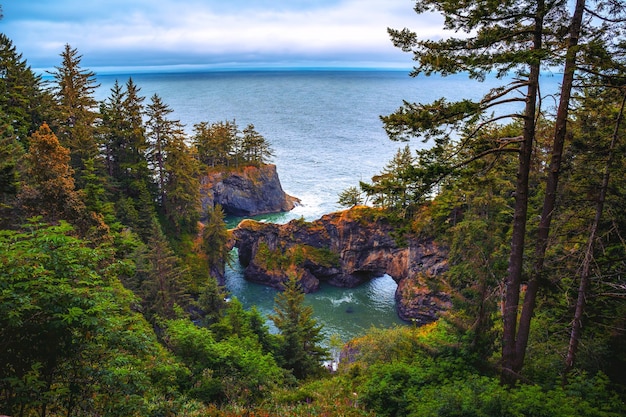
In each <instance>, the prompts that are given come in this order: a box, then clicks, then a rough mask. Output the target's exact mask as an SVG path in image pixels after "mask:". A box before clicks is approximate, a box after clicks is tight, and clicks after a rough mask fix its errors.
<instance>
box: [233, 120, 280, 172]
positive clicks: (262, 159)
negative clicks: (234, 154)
mask: <svg viewBox="0 0 626 417" xmlns="http://www.w3.org/2000/svg"><path fill="white" fill-rule="evenodd" d="M242 133H243V136H242V137H241V146H240V148H241V150H240V153H241V155H242V159H243V162H244V163H246V164H249V165H255V166H260V165H263V164H267V163H268V162H269V161H270V159H271V158H272V156H274V154H273V151H272V148H271V147H270V144H269V143H268V142H267V140H266V139H265V138H264V137H263V136H262V135H261V134H260V133H259V132H257V131H256V129H255V128H254V125H253V124H249V125H248V126H246V128H245V129H244V130H243V132H242Z"/></svg>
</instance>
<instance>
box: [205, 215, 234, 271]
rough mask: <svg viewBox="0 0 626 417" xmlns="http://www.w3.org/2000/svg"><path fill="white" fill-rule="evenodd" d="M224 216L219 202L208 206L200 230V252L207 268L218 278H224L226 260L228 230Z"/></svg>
mask: <svg viewBox="0 0 626 417" xmlns="http://www.w3.org/2000/svg"><path fill="white" fill-rule="evenodd" d="M224 216H225V215H224V210H223V209H222V206H220V205H219V204H217V205H216V206H215V207H213V208H210V209H209V210H208V217H207V220H206V222H205V225H204V228H203V230H202V253H203V254H204V255H205V256H206V259H207V269H208V270H209V272H210V275H211V276H213V277H216V278H218V279H219V280H222V279H223V278H224V266H225V264H226V263H227V261H228V248H227V246H226V245H227V243H228V230H227V229H226V222H225V220H224Z"/></svg>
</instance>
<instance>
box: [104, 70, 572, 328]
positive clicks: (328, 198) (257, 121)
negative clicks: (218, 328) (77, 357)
mask: <svg viewBox="0 0 626 417" xmlns="http://www.w3.org/2000/svg"><path fill="white" fill-rule="evenodd" d="M129 77H132V79H133V81H134V82H135V83H136V84H137V85H138V86H139V87H140V88H141V93H142V95H144V96H145V97H146V101H145V104H147V103H149V101H150V97H151V96H152V95H153V94H158V95H159V96H160V97H161V99H162V100H163V102H164V103H166V104H167V105H168V106H169V107H170V108H171V109H172V110H173V111H174V112H173V113H172V114H171V117H172V118H174V119H178V120H180V121H181V122H182V123H183V124H184V125H185V127H186V130H187V131H188V132H189V133H190V134H191V132H192V130H193V125H194V124H195V123H199V122H202V121H207V122H218V121H225V120H235V121H236V123H237V124H238V126H239V127H240V128H241V129H243V128H244V127H246V126H247V125H248V124H253V125H254V126H255V128H256V130H257V132H259V133H260V134H261V135H263V136H264V137H265V139H266V140H267V141H268V142H269V143H270V144H271V147H272V149H273V150H274V158H273V160H272V162H273V163H274V164H276V166H277V170H278V175H279V177H280V180H281V183H282V186H283V189H284V190H285V192H287V193H288V194H290V195H292V196H295V197H297V198H299V199H300V200H301V204H300V205H299V206H298V207H296V208H295V209H294V210H293V211H291V212H289V213H280V214H275V215H268V216H261V217H259V220H264V221H272V222H277V223H284V222H287V221H289V220H292V219H295V218H304V219H305V220H309V221H310V220H314V219H316V218H319V217H321V216H322V215H323V214H326V213H330V212H333V211H337V210H340V209H341V207H340V206H339V205H338V203H337V200H338V195H339V193H340V192H341V191H343V190H345V189H346V188H348V187H350V186H358V184H359V181H366V182H368V181H370V179H371V177H372V176H373V175H376V174H378V173H380V171H381V170H382V169H383V168H384V166H385V165H386V164H387V162H389V161H390V160H391V158H392V157H393V156H394V154H395V153H396V151H397V150H398V149H399V148H402V147H404V146H405V145H406V143H396V142H392V141H390V140H389V139H388V138H387V136H386V134H385V131H384V129H383V125H382V122H381V120H380V116H381V115H387V114H390V113H392V112H393V111H394V110H396V109H397V108H398V107H399V106H400V105H402V102H403V100H407V101H410V102H421V103H429V102H431V101H433V100H435V99H437V98H439V97H446V99H447V100H448V101H454V100H458V99H462V98H469V99H479V98H480V97H482V96H483V95H484V94H485V93H486V92H488V91H489V90H490V89H491V88H494V87H496V86H500V85H502V84H503V83H504V81H503V80H498V79H496V78H495V77H487V79H486V80H485V81H484V82H482V83H479V82H476V81H472V80H469V79H468V78H467V76H465V75H463V74H459V75H454V76H449V77H446V78H441V77H423V76H420V77H417V78H412V77H409V75H408V71H399V70H393V71H391V70H384V71H382V70H284V71H279V70H271V71H270V70H260V71H227V72H218V71H213V72H202V73H200V72H197V73H196V72H186V73H163V74H158V73H141V74H100V75H98V76H97V80H98V82H99V83H100V84H101V86H100V88H99V89H98V90H97V94H96V98H97V99H99V100H102V99H104V98H106V97H107V96H108V95H109V94H110V89H111V87H112V86H113V83H114V82H115V80H118V81H119V82H120V83H121V84H123V83H125V82H126V81H127V80H128V78H129ZM544 78H545V79H544V81H547V83H548V85H550V87H549V89H551V90H552V91H556V86H557V85H558V82H559V80H560V77H558V76H553V75H550V74H546V75H545V76H544ZM544 91H548V90H546V89H545V87H544ZM548 105H550V104H549V103H548ZM520 106H521V104H520ZM510 110H515V109H514V108H512V107H511V106H509V108H507V109H505V110H504V111H507V112H508V111H510ZM409 145H410V146H411V148H412V149H418V148H421V147H424V146H428V144H425V143H423V142H422V141H421V140H419V139H414V140H413V141H411V142H410V143H409ZM239 220H240V219H231V225H234V224H236V222H237V221H239ZM227 286H228V289H229V291H230V292H231V294H232V295H233V296H236V297H237V298H238V299H239V300H240V301H242V303H243V304H244V306H246V307H250V306H252V305H256V306H257V308H258V309H259V310H260V311H261V313H264V314H269V313H270V312H271V311H272V309H273V299H274V296H275V294H276V293H275V290H273V289H270V288H267V287H263V286H259V285H257V284H252V283H249V282H247V281H245V280H244V279H243V277H242V273H241V270H240V269H239V268H238V267H237V266H234V267H233V268H229V270H228V271H227ZM395 288H396V284H395V282H394V281H393V280H392V279H391V278H390V277H389V276H384V277H381V278H378V279H375V280H373V281H372V282H370V283H368V284H365V285H363V286H361V287H358V288H355V289H347V290H346V289H338V288H333V287H330V286H324V285H323V286H322V287H321V289H320V290H319V291H318V292H316V293H315V294H309V295H307V302H308V303H310V304H311V305H312V306H313V308H314V310H315V313H316V317H317V319H318V320H319V321H320V322H321V323H322V324H323V325H324V329H325V333H326V334H327V335H328V336H330V335H333V334H336V335H339V336H340V337H341V338H342V339H343V340H348V339H350V338H353V337H356V336H359V335H362V334H364V333H365V331H367V330H368V329H369V328H370V327H372V326H375V327H389V326H393V325H401V324H403V322H401V321H400V320H399V319H398V317H397V315H396V311H395V301H394V293H395Z"/></svg>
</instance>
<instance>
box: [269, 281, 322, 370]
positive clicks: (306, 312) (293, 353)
mask: <svg viewBox="0 0 626 417" xmlns="http://www.w3.org/2000/svg"><path fill="white" fill-rule="evenodd" d="M274 302H275V303H276V305H275V307H274V314H272V315H270V319H271V320H272V321H273V322H274V324H275V325H276V327H277V328H278V330H279V331H280V340H279V342H278V344H279V347H278V355H277V356H278V362H279V364H280V365H281V366H282V367H283V368H285V369H288V370H290V371H291V372H292V373H293V375H294V376H295V377H296V378H298V379H304V378H307V377H310V376H314V375H318V374H320V372H321V371H322V367H321V364H322V361H323V360H325V359H326V358H327V357H328V352H327V350H326V349H325V348H323V347H322V346H320V342H321V341H322V333H321V332H322V326H321V325H319V324H317V321H316V320H315V319H314V318H313V308H312V307H311V306H307V305H305V304H304V292H303V291H302V289H301V288H300V284H299V283H298V280H297V278H296V277H295V276H291V277H290V278H289V280H288V281H287V282H285V283H284V290H283V291H282V292H280V293H278V294H277V295H276V298H275V299H274Z"/></svg>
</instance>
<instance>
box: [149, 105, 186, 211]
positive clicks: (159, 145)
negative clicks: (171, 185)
mask: <svg viewBox="0 0 626 417" xmlns="http://www.w3.org/2000/svg"><path fill="white" fill-rule="evenodd" d="M173 111H174V110H172V109H171V108H170V107H169V106H168V105H167V104H165V103H163V100H162V99H161V97H159V96H158V95H157V94H154V95H153V96H152V98H151V102H150V104H149V105H148V107H147V109H146V116H147V117H148V121H147V139H148V150H147V155H148V162H149V164H150V168H151V169H152V172H153V175H154V177H155V178H156V181H157V187H158V196H159V198H158V203H159V206H160V207H161V208H162V209H163V208H166V207H167V204H168V203H167V201H166V200H167V190H166V183H167V169H166V166H165V164H166V159H167V150H168V146H169V145H170V142H172V141H173V140H174V139H175V138H176V137H179V136H180V135H182V134H183V133H182V131H183V127H182V125H181V124H180V122H179V121H178V120H171V119H169V118H168V115H169V114H170V113H172V112H173Z"/></svg>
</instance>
